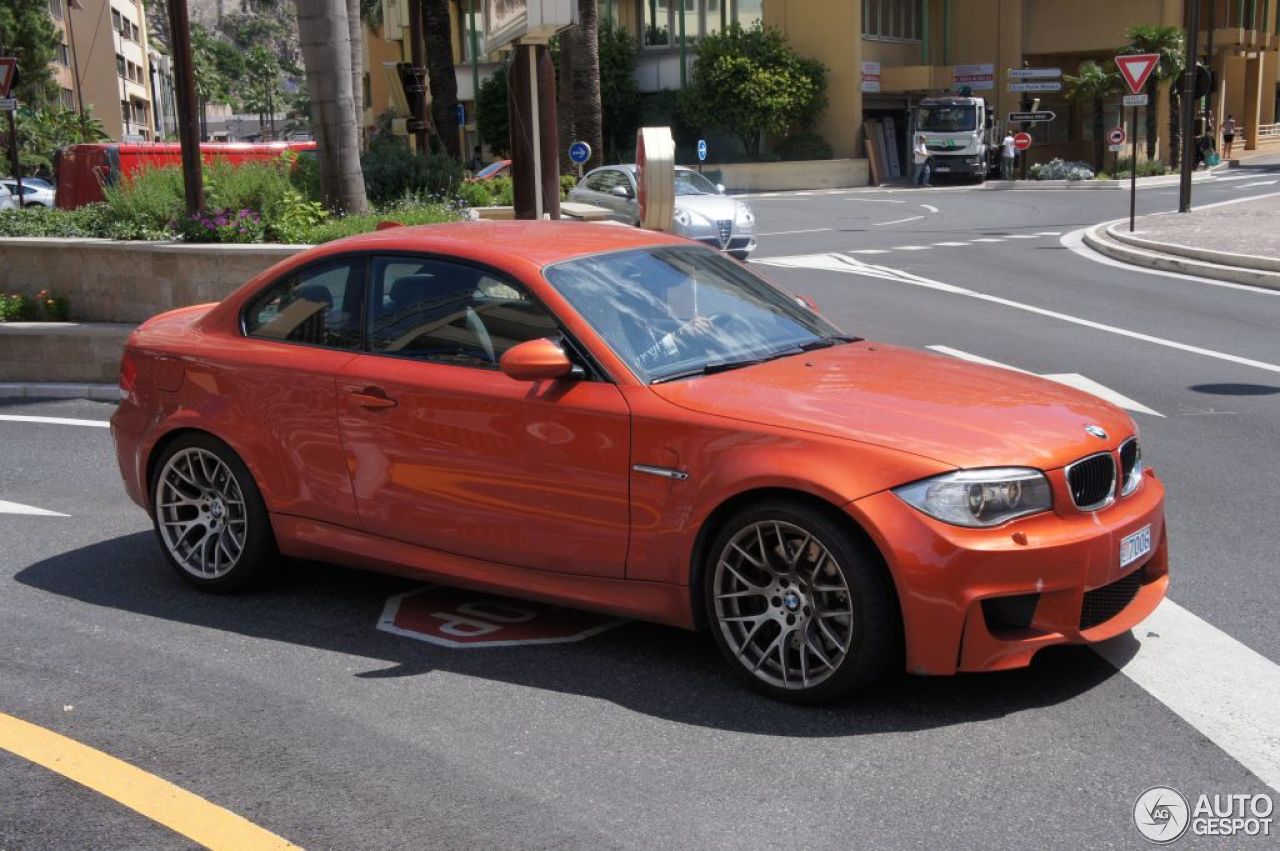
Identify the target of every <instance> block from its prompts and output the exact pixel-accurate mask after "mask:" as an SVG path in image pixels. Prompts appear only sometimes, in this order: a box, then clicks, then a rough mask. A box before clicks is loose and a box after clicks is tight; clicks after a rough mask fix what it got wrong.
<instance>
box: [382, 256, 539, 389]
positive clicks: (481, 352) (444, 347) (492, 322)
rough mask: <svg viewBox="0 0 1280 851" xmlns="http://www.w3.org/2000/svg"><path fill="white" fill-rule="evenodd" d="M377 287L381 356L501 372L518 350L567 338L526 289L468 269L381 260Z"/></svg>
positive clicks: (440, 263) (458, 265)
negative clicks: (509, 354)
mask: <svg viewBox="0 0 1280 851" xmlns="http://www.w3.org/2000/svg"><path fill="white" fill-rule="evenodd" d="M370 283H371V287H370V309H369V349H370V351H371V352H373V353H374V354H385V355H395V356H398V357H409V358H414V359H416V360H424V361H432V362H435V363H446V364H452V365H454V366H470V367H477V368H481V369H497V368H498V359H499V358H501V357H502V355H503V353H504V352H506V350H507V349H509V348H511V347H512V346H514V345H516V344H517V343H523V342H525V341H526V340H537V339H539V338H542V337H554V336H556V335H557V334H559V333H560V331H559V325H558V323H557V322H556V320H555V317H554V316H552V315H551V314H550V313H549V312H548V311H547V310H546V308H544V307H543V306H542V305H541V304H539V303H538V302H537V301H534V300H533V299H532V298H530V296H529V295H528V293H527V292H525V290H524V288H523V287H521V286H520V285H518V284H516V283H515V282H513V281H510V280H507V279H505V278H502V277H499V276H496V275H494V274H492V273H490V272H487V271H485V270H484V269H481V268H479V267H476V266H469V265H467V264H465V263H455V262H451V261H448V260H437V259H434V258H425V257H422V258H418V257H375V258H374V260H373V266H372V276H371V280H370Z"/></svg>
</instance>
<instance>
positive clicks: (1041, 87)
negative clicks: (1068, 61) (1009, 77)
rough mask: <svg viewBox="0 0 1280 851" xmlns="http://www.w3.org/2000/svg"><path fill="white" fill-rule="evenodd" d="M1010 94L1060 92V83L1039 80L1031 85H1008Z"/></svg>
mask: <svg viewBox="0 0 1280 851" xmlns="http://www.w3.org/2000/svg"><path fill="white" fill-rule="evenodd" d="M1009 91H1011V92H1060V91H1062V83H1061V82H1059V81H1058V80H1041V81H1039V82H1033V83H1010V84H1009Z"/></svg>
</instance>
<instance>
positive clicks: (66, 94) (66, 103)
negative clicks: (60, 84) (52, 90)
mask: <svg viewBox="0 0 1280 851" xmlns="http://www.w3.org/2000/svg"><path fill="white" fill-rule="evenodd" d="M59 100H60V101H61V103H62V108H63V109H75V108H76V93H75V92H73V91H71V89H63V90H62V91H61V93H60V94H59Z"/></svg>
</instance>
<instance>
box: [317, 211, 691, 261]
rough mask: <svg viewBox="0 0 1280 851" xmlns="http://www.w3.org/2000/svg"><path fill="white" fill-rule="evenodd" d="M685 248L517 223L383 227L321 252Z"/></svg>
mask: <svg viewBox="0 0 1280 851" xmlns="http://www.w3.org/2000/svg"><path fill="white" fill-rule="evenodd" d="M689 244H690V243H689V241H688V240H686V239H682V238H681V237H678V236H672V235H671V234H667V233H662V232H660V231H652V230H644V229H642V228H636V227H628V226H626V225H620V224H597V223H592V222H576V221H564V220H561V221H531V220H524V219H517V220H514V221H484V220H481V221H473V222H449V223H446V224H438V225H417V226H413V227H393V228H387V229H386V230H381V231H375V232H373V233H366V234H360V235H358V236H351V237H347V238H345V239H340V240H337V241H335V242H331V243H327V244H326V248H327V249H329V251H326V252H325V253H330V251H332V252H333V253H338V252H341V251H423V252H431V253H437V252H438V253H441V254H451V255H455V256H458V257H465V258H470V259H472V260H477V261H480V262H490V263H494V264H501V261H503V260H511V259H518V260H524V261H527V262H529V263H532V264H534V265H536V266H548V265H550V264H552V263H558V262H560V261H561V260H568V259H571V258H574V257H583V256H586V255H589V254H600V253H603V252H606V251H619V250H623V249H628V248H642V247H645V246H650V245H689Z"/></svg>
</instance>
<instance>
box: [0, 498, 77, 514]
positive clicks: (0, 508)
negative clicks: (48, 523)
mask: <svg viewBox="0 0 1280 851" xmlns="http://www.w3.org/2000/svg"><path fill="white" fill-rule="evenodd" d="M0 514H27V515H31V516H34V517H70V516H71V515H70V514H62V513H61V512H58V511H46V510H45V509H43V508H36V507H35V506H34V505H23V504H22V503H20V502H7V501H5V500H3V499H0Z"/></svg>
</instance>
